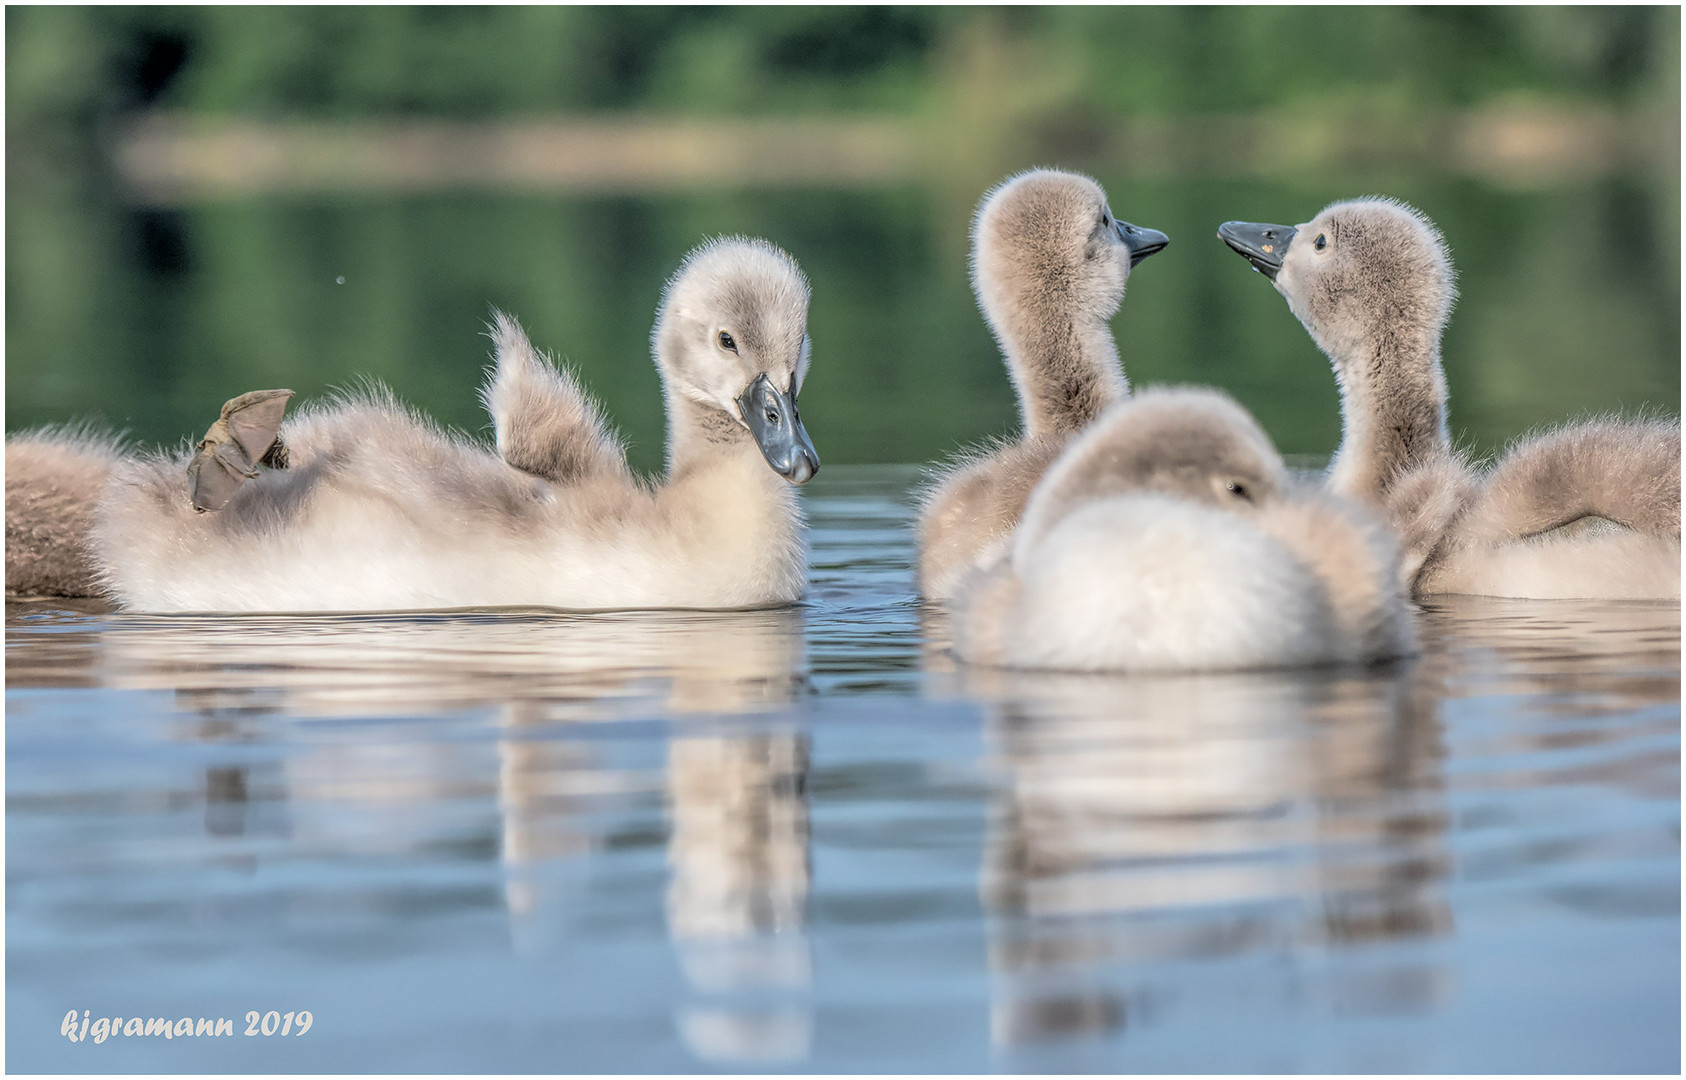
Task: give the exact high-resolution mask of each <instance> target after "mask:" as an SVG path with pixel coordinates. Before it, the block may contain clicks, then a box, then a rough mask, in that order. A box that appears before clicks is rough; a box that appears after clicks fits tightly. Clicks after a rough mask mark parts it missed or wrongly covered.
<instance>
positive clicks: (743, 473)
mask: <svg viewBox="0 0 1686 1080" xmlns="http://www.w3.org/2000/svg"><path fill="white" fill-rule="evenodd" d="M807 311H808V285H807V282H806V280H805V279H804V277H803V275H802V273H801V271H800V270H799V269H798V268H797V266H796V263H795V261H794V260H792V259H791V258H790V256H788V255H786V254H785V253H784V252H782V251H780V250H779V249H777V248H775V247H773V246H772V245H771V244H768V243H766V242H764V241H759V240H746V239H742V238H730V239H724V240H718V241H713V242H711V243H709V244H706V245H704V246H703V247H701V248H698V249H697V250H696V251H693V252H692V253H691V254H690V255H689V256H688V257H687V258H686V259H685V261H684V264H683V265H682V266H681V267H680V269H679V270H678V272H677V273H676V274H675V275H674V277H673V279H672V280H671V281H670V282H669V283H668V286H667V289H666V291H665V293H664V295H663V298H662V303H661V308H660V313H659V318H658V321H657V323H656V326H655V330H654V332H653V334H652V343H653V351H654V354H655V361H656V366H657V368H658V369H659V371H660V372H661V376H662V383H663V387H664V390H665V393H666V400H667V420H668V440H667V473H666V476H665V478H664V480H663V481H662V482H661V483H659V484H655V485H651V484H645V483H643V482H641V481H639V480H637V479H636V478H635V477H633V475H632V474H631V472H630V471H629V470H628V469H627V466H626V462H625V457H624V455H623V452H622V448H621V446H620V443H619V442H618V441H617V440H616V438H615V437H614V436H613V435H612V434H611V433H610V432H609V431H608V428H607V425H606V424H605V423H604V422H603V420H602V418H601V417H600V416H599V414H598V411H597V408H596V406H595V405H594V404H593V403H592V402H591V401H590V400H589V399H588V398H587V397H586V396H585V394H584V393H583V392H582V391H581V390H580V388H579V386H578V384H577V383H576V382H575V380H574V379H573V378H572V377H571V376H570V375H569V374H568V373H566V372H564V371H561V370H558V369H557V368H555V367H553V366H552V365H551V364H550V363H548V362H547V361H546V360H545V359H544V358H543V357H542V356H540V355H539V353H538V352H537V351H535V350H534V348H533V347H532V345H531V344H529V342H528V340H527V338H526V335H525V334H523V333H522V331H521V329H520V327H519V326H517V325H516V324H515V322H514V321H513V320H511V319H509V318H508V317H506V316H503V315H498V316H496V318H495V320H494V325H493V328H492V336H493V341H494V344H495V349H496V355H497V367H496V370H495V372H494V373H493V374H492V377H491V380H490V384H489V386H488V387H487V389H486V391H485V393H484V397H485V400H486V403H487V406H488V408H489V410H490V412H491V414H492V421H493V426H494V428H495V430H496V440H497V452H496V453H494V452H493V451H492V450H491V449H489V448H487V447H485V446H483V445H481V444H479V443H477V442H475V441H472V440H469V439H467V438H465V437H463V436H460V435H456V434H452V433H448V432H445V431H443V430H441V429H440V428H438V427H437V426H435V425H434V424H432V423H430V422H428V421H427V420H425V419H424V418H422V417H420V416H418V415H416V414H415V413H413V412H411V411H410V410H408V409H406V408H405V407H403V406H402V405H400V404H398V403H397V402H396V401H394V400H393V399H392V398H391V397H390V396H389V395H385V394H382V393H371V394H367V395H363V396H359V397H355V398H348V399H341V400H337V401H332V402H328V403H324V404H321V405H317V406H315V407H307V408H306V409H304V410H301V411H300V413H299V414H298V415H297V416H295V417H293V418H292V419H290V420H288V421H287V422H286V423H285V424H284V425H283V426H282V429H281V438H282V440H283V442H284V443H285V445H286V447H287V458H288V460H287V467H286V468H283V469H274V470H262V471H258V470H253V471H256V472H257V473H258V475H256V476H254V477H252V478H250V479H246V480H245V482H243V483H240V484H239V485H238V486H237V487H235V488H234V489H233V491H232V494H231V495H230V496H229V497H228V500H227V502H226V504H225V505H223V506H222V507H221V508H220V509H218V510H215V511H214V512H210V513H198V512H196V511H195V509H194V507H193V506H192V504H191V502H190V499H189V496H188V475H187V472H186V468H185V466H186V464H187V462H186V460H185V459H184V457H183V456H182V455H181V454H165V455H154V456H150V457H145V458H140V459H135V460H129V461H123V462H119V463H117V464H116V465H115V466H114V467H113V469H112V472H113V476H112V479H111V481H110V482H109V483H108V484H107V485H106V486H105V488H104V495H103V498H102V499H101V502H100V506H99V510H98V513H97V515H96V519H95V522H94V525H93V528H92V536H93V542H92V548H93V551H94V555H95V560H94V561H95V563H96V565H97V567H98V569H99V575H100V580H101V583H102V585H103V587H104V588H105V589H106V590H107V591H108V592H109V593H110V595H111V596H112V597H114V598H115V599H116V600H117V601H118V602H119V603H120V604H121V605H122V606H123V607H125V608H128V609H131V610H137V611H158V612H165V611H271V612H301V611H389V610H415V609H429V608H459V607H547V608H559V609H569V610H603V609H625V608H744V607H760V606H771V605H778V604H786V603H790V602H793V601H795V600H796V599H798V598H799V597H800V596H801V595H802V592H803V589H804V586H805V582H806V571H807V565H806V563H807V560H806V550H805V543H804V530H803V522H802V515H801V509H800V506H799V504H798V502H797V499H796V497H795V494H794V491H793V488H792V485H795V484H801V483H803V482H805V481H807V479H808V478H809V477H811V476H812V475H813V474H814V472H815V471H816V470H817V469H818V467H819V459H818V456H817V455H816V454H815V452H814V449H813V445H812V444H811V443H810V442H809V440H808V435H807V432H806V431H805V430H804V428H803V426H802V422H801V419H800V417H799V416H798V415H797V412H796V395H797V393H798V391H799V390H800V389H801V387H802V381H803V377H804V376H805V374H806V373H807V368H808V361H809V341H808V334H807Z"/></svg>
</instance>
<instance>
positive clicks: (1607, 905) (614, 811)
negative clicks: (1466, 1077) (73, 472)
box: [5, 464, 1681, 1073]
mask: <svg viewBox="0 0 1686 1080" xmlns="http://www.w3.org/2000/svg"><path fill="white" fill-rule="evenodd" d="M916 479H917V473H916V472H915V471H914V470H912V469H909V468H893V467H835V466H832V465H829V464H828V465H827V467H826V471H825V472H823V473H822V474H821V475H820V477H819V478H818V479H817V480H816V481H815V482H814V483H813V484H812V485H810V487H809V488H807V489H806V491H805V498H806V502H807V507H808V511H809V514H810V519H811V522H812V525H813V534H812V558H811V589H810V592H809V596H808V599H807V600H806V602H805V603H803V604H802V605H801V606H799V607H796V608H793V609H789V610H781V611H769V612H754V613H734V614H719V615H713V614H684V613H681V614H674V613H668V614H635V615H598V616H573V617H569V616H560V615H550V614H542V613H530V612H529V613H520V612H517V613H511V612H484V613H452V614H437V615H419V616H366V617H336V618H297V617H295V618H240V619H232V618H222V619H210V618H187V617H182V618H157V617H134V616H124V615H116V614H110V613H102V612H99V611H97V610H92V609H88V610H82V611H75V610H66V608H65V606H64V605H53V604H40V603H34V604H29V603H23V604H20V603H9V604H8V606H7V619H6V626H7V629H6V659H7V664H6V685H7V689H6V713H7V727H8V730H7V739H6V781H7V784H6V788H7V790H6V796H7V814H6V842H7V860H6V876H7V920H6V932H7V959H6V975H7V994H6V1047H7V1060H6V1063H5V1064H6V1067H7V1069H8V1070H9V1071H13V1072H36V1071H42V1072H52V1071H75V1072H120V1071H144V1072H160V1073H173V1072H194V1071H217V1072H224V1071H226V1072H243V1071H263V1072H287V1071H295V1070H307V1071H308V1070H326V1071H335V1072H339V1071H346V1072H358V1071H390V1070H398V1071H422V1072H452V1071H464V1070H467V1071H490V1072H522V1071H545V1072H550V1071H559V1072H569V1071H588V1072H599V1071H603V1072H614V1071H630V1072H686V1071H698V1070H725V1071H732V1072H743V1071H756V1070H761V1069H771V1070H777V1071H815V1072H859V1071H884V1070H892V1071H908V1072H945V1071H964V1072H981V1071H991V1070H1004V1071H1014V1070H1027V1071H1065V1070H1091V1071H1102V1072H1123V1071H1138V1070H1145V1071H1154V1072H1160V1071H1163V1072H1176V1071H1199V1072H1208V1071H1210V1072H1222V1071H1232V1070H1233V1071H1277V1070H1282V1071H1289V1070H1307V1071H1314V1072H1347V1071H1360V1072H1362V1071H1386V1072H1396V1071H1435V1072H1440V1071H1449V1072H1462V1071H1471V1072H1485V1071H1520V1072H1577V1071H1592V1072H1606V1071H1609V1072H1627V1071H1639V1072H1658V1073H1676V1072H1678V1071H1679V1068H1680V1045H1681V1044H1680V1035H1681V1032H1680V1008H1681V1002H1680V985H1681V984H1680V974H1681V973H1680V895H1679V886H1680V801H1679V800H1680V778H1679V761H1680V756H1679V755H1680V609H1679V606H1678V605H1669V604H1639V603H1591V602H1561V601H1560V602H1520V601H1495V600H1483V599H1475V598H1453V599H1446V600H1440V601H1436V602H1434V603H1432V604H1430V605H1428V606H1427V607H1426V608H1425V610H1424V611H1423V614H1422V620H1423V628H1424V634H1423V637H1424V639H1425V646H1426V647H1425V652H1424V654H1423V655H1422V656H1421V657H1420V658H1418V659H1416V660H1415V661H1413V662H1410V663H1404V664H1399V665H1395V666H1391V667H1387V668H1383V669H1378V670H1373V671H1357V672H1302V673H1294V674H1250V675H1225V676H1207V677H1199V678H1110V677H1077V676H1061V677H1053V676H1030V675H1019V674H1003V673H990V672H983V671H975V670H967V669H961V668H957V667H956V666H955V664H954V663H953V662H952V660H951V659H950V658H949V656H948V654H947V653H946V652H945V650H944V647H943V642H944V638H945V631H944V627H943V622H942V618H941V616H940V614H939V613H937V612H934V611H932V610H929V609H926V608H924V607H923V606H921V604H920V603H919V602H918V600H917V599H916V597H915V596H914V592H913V581H912V575H911V572H910V570H909V562H910V559H911V555H912V548H911V539H910V536H909V522H910V506H911V500H910V498H909V496H908V489H909V487H910V485H911V484H912V483H913V482H914V481H915V480H916ZM71 1010H75V1011H76V1014H77V1016H78V1017H80V1016H81V1015H82V1012H83V1010H88V1011H89V1012H90V1014H91V1015H92V1016H95V1017H98V1016H104V1017H122V1018H125V1019H126V1018H129V1017H132V1016H141V1017H167V1018H170V1019H171V1020H179V1018H181V1017H184V1016H185V1017H190V1018H194V1019H198V1018H202V1017H203V1018H209V1019H212V1020H215V1019H216V1018H228V1019H230V1020H231V1021H232V1027H233V1031H234V1034H233V1035H231V1036H224V1037H210V1036H206V1037H193V1038H189V1037H183V1038H179V1039H171V1040H169V1041H166V1040H164V1039H163V1038H161V1037H157V1036H154V1037H145V1036H139V1035H136V1036H116V1037H113V1038H110V1039H107V1040H106V1041H104V1042H103V1043H95V1042H93V1041H92V1039H90V1040H88V1041H82V1042H76V1043H72V1042H70V1041H69V1040H68V1039H67V1038H65V1037H64V1036H63V1035H61V1034H60V1032H61V1024H62V1023H63V1021H64V1018H65V1016H66V1014H67V1013H68V1012H70V1011H71ZM271 1010H273V1011H274V1012H275V1018H274V1019H273V1020H272V1021H270V1023H271V1026H272V1029H273V1030H276V1031H277V1033H276V1034H274V1035H267V1036H266V1035H264V1034H263V1027H264V1023H265V1014H266V1013H268V1012H270V1011H271ZM301 1011H308V1012H309V1013H310V1014H311V1020H310V1025H309V1027H308V1029H307V1030H304V1031H303V1033H302V1034H287V1035H282V1034H280V1033H279V1025H280V1024H282V1023H285V1022H286V1021H285V1020H283V1017H284V1016H285V1014H289V1013H291V1014H293V1023H294V1024H295V1026H294V1027H293V1028H292V1030H293V1031H297V1030H298V1027H297V1026H296V1025H302V1023H303V1017H302V1015H300V1013H301ZM248 1012H252V1013H254V1014H256V1018H255V1020H254V1021H251V1022H249V1021H248V1020H247V1013H248ZM249 1023H251V1024H252V1025H253V1026H254V1029H255V1030H256V1031H257V1032H258V1033H257V1034H254V1035H250V1036H248V1035H247V1034H246V1031H247V1029H248V1026H249Z"/></svg>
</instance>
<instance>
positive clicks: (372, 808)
mask: <svg viewBox="0 0 1686 1080" xmlns="http://www.w3.org/2000/svg"><path fill="white" fill-rule="evenodd" d="M10 614H11V615H12V616H14V620H15V621H22V620H25V619H28V618H29V617H30V613H29V611H28V610H27V609H26V608H25V607H24V606H22V605H13V609H12V611H11V612H10ZM19 644H20V645H23V646H25V648H26V652H25V654H24V655H22V656H14V658H13V659H14V661H15V662H14V663H13V664H12V665H11V667H10V670H9V674H10V675H11V679H10V680H9V681H10V683H11V685H13V686H24V685H41V684H46V685H53V686H63V685H108V686H115V687H122V688H127V689H139V690H168V691H170V692H172V693H173V695H174V698H175V702H176V709H175V710H174V711H175V712H176V713H177V714H178V716H186V717H192V718H194V719H192V720H189V721H186V722H182V721H177V722H175V723H173V724H172V728H171V730H172V732H173V737H174V738H177V739H180V740H184V741H189V742H206V743H240V742H243V741H246V740H247V739H249V738H250V737H251V732H250V730H249V729H250V728H251V726H252V723H253V721H254V720H255V719H257V718H261V717H268V716H290V717H301V718H311V717H315V718H335V717H349V716H377V717H391V716H395V715H398V716H402V715H406V714H411V715H414V714H420V715H422V716H426V715H429V714H441V713H448V712H454V711H460V710H464V709H472V708H475V707H484V706H495V707H496V708H495V715H496V718H497V731H498V732H499V737H498V739H497V741H496V768H495V780H494V779H493V772H492V770H491V769H490V768H489V766H490V762H489V761H487V760H486V759H485V756H484V754H483V753H482V752H481V751H480V748H478V747H475V746H472V745H470V746H463V745H461V744H456V743H452V742H448V741H436V740H434V739H429V738H404V737H396V738H387V739H377V740H366V739H338V738H331V737H330V738H324V739H320V740H314V739H307V740H306V745H304V746H302V747H300V748H298V750H297V751H296V752H294V753H291V754H289V755H288V756H287V757H286V759H285V761H284V763H283V764H282V766H281V768H282V770H283V775H281V776H278V777H274V778H272V779H271V780H270V781H269V783H270V785H271V787H272V788H273V789H274V790H271V791H269V792H268V794H267V798H268V799H269V800H271V801H270V805H278V806H283V807H289V808H291V810H292V815H291V816H292V820H291V821H290V823H289V826H290V827H289V828H288V829H287V830H286V831H287V832H288V833H289V835H290V837H291V839H292V841H293V842H294V843H295V844H303V845H304V846H306V847H307V848H310V849H316V850H320V849H323V848H327V849H331V850H335V851H337V852H338V853H340V854H361V855H368V854H374V853H386V854H391V853H395V852H398V851H413V852H420V851H423V850H425V849H426V848H427V847H428V846H429V845H433V846H437V845H438V844H439V843H441V842H442V838H441V836H440V833H441V822H440V821H439V820H438V810H439V808H440V807H441V806H445V805H450V804H451V803H452V802H453V801H455V802H462V801H464V800H473V799H475V798H476V797H480V796H484V795H486V794H489V793H490V792H489V791H488V788H490V787H491V786H492V785H493V784H495V792H496V801H497V806H498V811H499V815H500V817H501V822H502V824H501V841H500V847H501V852H502V862H503V866H504V879H505V882H504V902H505V906H506V908H507V912H508V919H509V926H510V934H511V939H512V944H513V947H514V948H515V951H516V952H517V953H519V954H524V955H533V954H541V953H543V952H545V951H546V950H547V949H549V948H550V947H551V946H553V945H554V944H555V943H556V942H557V941H558V940H562V939H565V938H567V937H568V936H569V932H570V931H571V930H572V929H575V928H574V927H573V926H572V923H571V918H570V916H571V913H572V908H573V907H574V904H573V903H572V901H574V900H575V899H577V897H578V894H579V891H580V890H581V889H582V888H584V887H585V885H586V882H587V879H588V870H589V864H590V859H589V856H590V855H591V853H592V852H593V851H594V850H596V849H598V848H599V847H600V846H601V844H602V840H603V836H602V824H601V818H602V816H603V812H604V810H605V809H606V808H610V807H614V806H616V805H619V804H624V803H627V802H628V801H634V802H635V801H637V800H639V799H641V798H643V799H649V798H656V797H659V796H660V794H661V793H662V792H663V791H664V789H665V794H666V801H667V805H668V808H669V811H670V813H671V819H672V820H671V835H670V839H669V863H670V867H671V870H670V872H671V884H670V886H669V889H668V894H667V904H666V909H667V917H668V925H669V931H670V934H671V937H672V940H673V943H674V949H675V951H676V953H677V958H678V961H679V966H680V968H681V970H682V971H683V972H684V974H685V977H686V980H687V982H688V983H689V984H690V986H691V987H692V989H693V991H694V993H695V995H696V998H697V1000H696V1001H694V1002H692V1003H690V1004H687V1005H685V1006H684V1007H683V1008H681V1009H680V1011H679V1014H678V1016H677V1017H676V1022H677V1026H678V1028H679V1032H680V1034H681V1036H682V1038H683V1039H684V1041H685V1042H686V1044H687V1045H688V1046H689V1047H690V1048H691V1050H692V1052H693V1053H695V1054H696V1055H697V1056H698V1057H700V1058H702V1059H704V1060H708V1061H716V1062H781V1061H784V1062H789V1061H797V1060H801V1059H802V1058H804V1057H805V1056H806V1055H807V1053H808V1051H809V1046H810V1043H811V1041H812V1029H813V1016H812V1010H811V1007H810V1006H809V1005H808V1004H807V1003H806V1002H803V1003H801V1004H799V1005H792V1004H790V1002H789V1000H788V999H789V997H790V994H791V992H793V991H795V992H799V993H800V992H803V991H805V990H806V989H807V988H808V987H809V986H810V984H811V983H812V966H811V960H810V957H809V950H808V942H807V938H806V936H805V931H804V924H805V911H806V904H807V898H808V891H809V864H808V859H809V856H808V810H807V802H806V794H805V784H806V777H807V771H808V751H807V740H806V738H805V737H802V736H797V735H793V734H743V735H733V736H726V735H709V736H695V735H682V736H678V737H674V738H673V739H671V740H670V744H669V748H668V761H667V763H666V768H665V771H664V773H665V779H664V773H663V772H658V771H656V770H654V769H639V768H636V767H630V768H629V767H626V766H624V765H623V764H621V763H617V762H615V761H609V760H604V758H603V754H602V751H601V749H600V748H601V746H602V743H601V740H598V741H597V742H593V741H590V740H584V739H578V738H568V737H565V733H566V732H567V731H568V730H569V728H570V725H571V724H573V723H577V722H581V721H585V722H591V721H613V720H618V719H632V718H639V717H649V716H659V717H675V718H682V717H686V716H707V715H738V716H741V715H745V714H755V713H757V712H762V711H765V710H767V709H770V708H780V707H783V708H788V707H789V706H790V704H791V703H793V702H794V701H795V700H796V698H797V695H798V693H799V692H800V691H801V690H802V689H803V687H804V686H805V681H806V679H805V666H806V660H805V655H804V635H803V616H802V612H801V611H800V610H799V609H783V610H776V611H756V612H741V613H729V614H718V613H708V614H704V613H691V612H665V613H660V614H656V613H649V614H646V613H634V614H625V615H620V614H611V615H589V616H560V615H538V614H522V613H503V614H490V613H466V612H465V613H453V614H448V615H427V616H413V617H409V616H362V617H357V616H353V617H338V618H335V617H326V618H324V617H305V618H254V619H225V618H216V619H212V618H206V619H197V618H168V619H160V618H144V617H128V616H111V617H110V623H109V625H108V626H107V627H105V628H104V632H103V633H94V632H87V631H84V632H67V633H62V634H58V635H47V636H43V637H41V638H39V639H36V638H32V639H27V640H25V641H20V642H19ZM418 722H425V721H418ZM328 730H330V731H331V729H328ZM258 768H260V769H262V768H264V766H262V765H261V764H260V765H259V766H258ZM252 771H253V766H252V765H250V764H240V765H216V766H212V767H208V768H206V769H205V770H204V798H205V829H206V832H207V834H208V835H210V836H215V837H239V836H241V835H243V834H245V833H246V832H247V830H248V815H249V811H250V806H249V802H250V793H249V791H248V788H249V785H250V784H251V782H252V781H251V775H252ZM270 771H273V769H271V770H270ZM248 861H249V860H248Z"/></svg>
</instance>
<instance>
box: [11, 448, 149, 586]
mask: <svg viewBox="0 0 1686 1080" xmlns="http://www.w3.org/2000/svg"><path fill="white" fill-rule="evenodd" d="M120 456H121V451H120V449H119V446H118V441H117V439H116V438H115V437H113V436H110V435H104V434H99V433H96V432H94V431H91V430H87V429H84V428H78V427H58V428H42V429H40V430H37V431H27V432H20V433H18V434H16V435H11V436H8V437H7V439H6V594H7V595H8V596H99V595H101V589H100V585H99V580H98V572H97V569H96V567H95V564H94V558H93V551H92V550H91V548H90V546H89V540H90V537H91V534H92V532H93V527H94V509H95V505H96V504H97V503H98V501H99V494H100V491H101V489H102V488H104V486H105V483H106V480H107V479H108V478H109V477H110V476H111V472H112V469H113V468H114V467H115V466H116V464H117V462H118V460H119V458H120Z"/></svg>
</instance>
